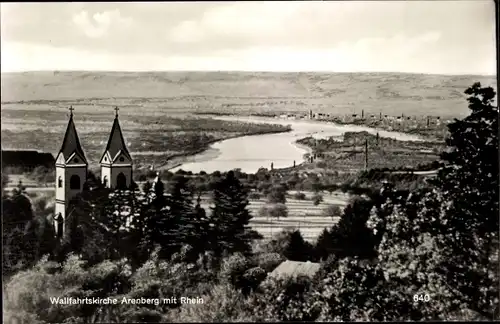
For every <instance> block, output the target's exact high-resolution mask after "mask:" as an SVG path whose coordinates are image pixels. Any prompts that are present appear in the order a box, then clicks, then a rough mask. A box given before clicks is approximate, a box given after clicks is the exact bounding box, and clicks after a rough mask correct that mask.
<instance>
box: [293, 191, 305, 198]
mask: <svg viewBox="0 0 500 324" xmlns="http://www.w3.org/2000/svg"><path fill="white" fill-rule="evenodd" d="M293 198H294V199H296V200H305V199H306V194H305V193H303V192H297V193H295V195H293Z"/></svg>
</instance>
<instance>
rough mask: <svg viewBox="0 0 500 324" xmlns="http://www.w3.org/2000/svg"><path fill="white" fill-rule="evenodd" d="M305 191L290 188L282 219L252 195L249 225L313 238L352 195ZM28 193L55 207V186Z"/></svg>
mask: <svg viewBox="0 0 500 324" xmlns="http://www.w3.org/2000/svg"><path fill="white" fill-rule="evenodd" d="M303 192H304V193H305V194H306V200H297V199H293V198H292V194H293V193H294V191H290V192H289V195H288V197H287V202H286V206H287V208H288V217H286V218H280V219H276V218H268V217H261V216H259V209H260V208H261V207H262V206H263V205H264V204H266V201H265V199H258V200H256V199H249V206H248V209H249V210H250V212H251V213H252V216H253V218H252V220H251V222H250V225H251V226H252V228H253V229H255V230H256V231H258V232H259V233H261V234H262V235H263V236H264V238H271V237H272V236H273V235H274V234H276V233H278V232H280V231H281V230H283V229H291V228H295V229H299V230H300V232H301V233H302V235H303V236H304V239H306V240H308V241H314V240H315V239H316V238H317V237H318V235H319V234H320V233H321V231H322V230H323V229H324V228H330V227H331V226H333V225H334V224H335V223H336V222H337V221H338V220H339V216H340V215H332V216H333V217H331V216H325V215H324V212H323V210H324V209H325V208H326V207H327V206H328V205H337V206H339V207H340V208H341V209H343V207H344V206H345V205H347V202H348V200H349V196H348V195H346V194H344V193H342V192H333V193H332V194H330V193H327V192H323V193H321V195H322V196H323V201H322V202H321V203H320V204H319V205H317V206H315V205H314V204H313V202H312V201H311V200H309V199H310V198H311V196H312V195H313V193H312V192H306V191H303ZM27 193H28V196H29V197H30V199H31V200H32V202H33V203H34V204H36V203H35V202H36V201H38V200H40V199H45V200H47V201H48V203H49V205H48V208H53V203H54V191H53V189H52V188H41V189H40V188H27ZM201 206H202V207H203V208H205V210H206V212H207V214H208V213H210V209H209V207H210V197H209V196H204V197H202V201H201Z"/></svg>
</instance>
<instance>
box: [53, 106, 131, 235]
mask: <svg viewBox="0 0 500 324" xmlns="http://www.w3.org/2000/svg"><path fill="white" fill-rule="evenodd" d="M116 112H117V113H116V115H115V119H114V121H113V126H112V128H111V132H110V135H109V139H108V143H107V145H106V148H105V149H104V153H103V155H102V157H101V160H100V162H99V163H100V166H101V182H102V183H103V185H104V186H105V187H107V188H111V189H127V188H129V187H130V185H131V184H132V165H133V164H132V157H131V155H130V153H129V151H128V149H127V146H126V142H125V139H124V138H123V134H122V131H121V127H120V123H119V121H118V108H116ZM87 172H88V161H87V158H86V157H85V153H84V151H83V148H82V146H81V144H80V139H79V137H78V133H77V131H76V126H75V123H74V121H73V108H70V117H69V121H68V126H67V127H66V133H65V134H64V139H63V143H62V146H61V149H60V151H59V153H58V154H57V158H56V205H55V217H54V227H55V232H56V235H57V237H59V238H61V237H62V236H63V235H64V229H65V223H66V220H67V219H68V217H69V215H70V211H69V210H68V207H69V204H70V201H71V199H73V198H75V197H76V196H77V195H78V194H79V193H81V192H82V190H83V185H84V183H85V182H86V181H87Z"/></svg>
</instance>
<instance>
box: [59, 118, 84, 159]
mask: <svg viewBox="0 0 500 324" xmlns="http://www.w3.org/2000/svg"><path fill="white" fill-rule="evenodd" d="M70 111H71V113H70V115H69V122H68V127H67V128H66V133H65V134H64V139H63V143H62V146H61V150H60V151H59V154H60V153H62V155H63V157H64V161H68V159H69V158H70V157H71V155H73V153H76V154H77V155H80V157H81V158H82V159H83V161H82V162H83V163H85V164H87V159H86V158H85V153H84V152H83V149H82V146H81V145H80V139H79V138H78V133H77V132H76V127H75V123H74V122H73V111H72V110H71V109H70Z"/></svg>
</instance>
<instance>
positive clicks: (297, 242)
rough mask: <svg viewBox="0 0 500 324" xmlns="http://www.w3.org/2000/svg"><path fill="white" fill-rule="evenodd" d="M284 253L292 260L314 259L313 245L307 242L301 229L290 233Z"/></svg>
mask: <svg viewBox="0 0 500 324" xmlns="http://www.w3.org/2000/svg"><path fill="white" fill-rule="evenodd" d="M288 240H289V241H288V244H287V245H286V247H285V250H284V251H283V255H284V256H285V257H286V258H287V259H288V260H292V261H314V253H313V247H312V245H311V244H310V243H309V242H306V241H305V240H304V238H303V237H302V234H301V233H300V231H299V230H295V231H293V232H291V233H290V234H289V237H288Z"/></svg>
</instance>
